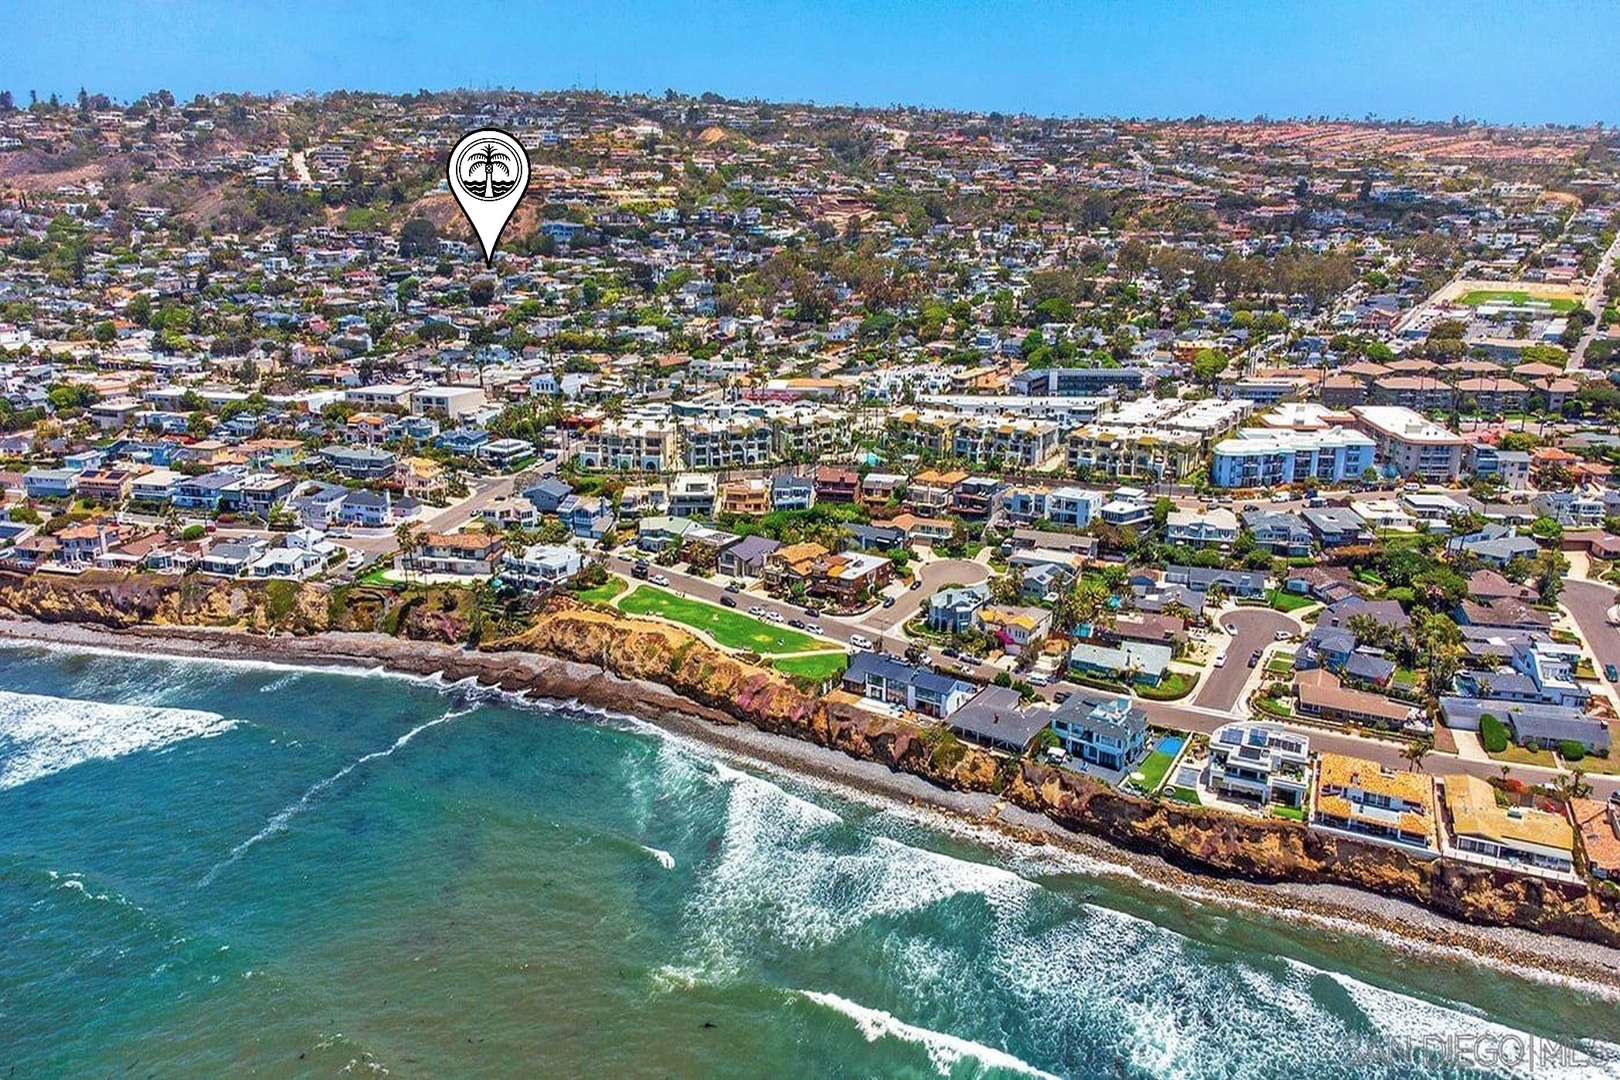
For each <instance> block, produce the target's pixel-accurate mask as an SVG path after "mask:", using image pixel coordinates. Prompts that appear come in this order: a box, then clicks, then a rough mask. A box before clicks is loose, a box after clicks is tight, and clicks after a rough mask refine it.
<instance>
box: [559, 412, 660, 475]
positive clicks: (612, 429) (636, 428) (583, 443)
mask: <svg viewBox="0 0 1620 1080" xmlns="http://www.w3.org/2000/svg"><path fill="white" fill-rule="evenodd" d="M676 445H677V444H676V438H675V428H674V426H673V425H672V424H670V423H669V422H668V421H665V420H654V419H646V418H636V419H625V420H604V421H602V422H601V423H600V424H598V425H597V426H596V427H594V428H592V429H591V430H590V431H588V432H586V433H585V434H584V435H582V436H580V439H579V449H578V451H576V454H575V456H576V459H577V460H578V461H579V465H580V468H582V469H638V470H641V471H644V472H667V471H669V470H671V469H673V468H675V464H676Z"/></svg>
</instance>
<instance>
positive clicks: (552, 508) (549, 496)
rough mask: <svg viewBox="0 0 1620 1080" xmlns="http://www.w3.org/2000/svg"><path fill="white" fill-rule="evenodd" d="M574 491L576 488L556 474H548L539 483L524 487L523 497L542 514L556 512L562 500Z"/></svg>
mask: <svg viewBox="0 0 1620 1080" xmlns="http://www.w3.org/2000/svg"><path fill="white" fill-rule="evenodd" d="M573 493H574V489H573V488H571V487H569V486H568V485H567V484H566V483H564V482H563V481H561V480H559V479H557V478H556V477H555V476H547V477H545V478H544V479H542V480H541V481H540V482H539V483H536V484H534V485H532V486H530V487H528V488H526V489H524V492H523V497H524V498H525V499H528V500H529V502H531V503H533V504H534V508H535V509H536V510H538V511H540V512H541V513H542V514H555V513H556V512H557V507H559V506H561V505H562V501H563V500H564V499H566V498H568V496H570V495H572V494H573Z"/></svg>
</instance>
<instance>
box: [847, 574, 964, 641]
mask: <svg viewBox="0 0 1620 1080" xmlns="http://www.w3.org/2000/svg"><path fill="white" fill-rule="evenodd" d="M920 576H921V577H922V588H920V589H908V590H907V591H906V592H904V593H902V594H901V595H900V596H899V597H898V598H897V599H896V600H895V602H894V606H893V607H878V608H873V609H872V610H871V611H869V612H867V613H866V614H865V615H863V616H861V617H860V618H859V619H856V620H854V621H855V622H858V623H860V624H861V625H862V626H866V627H870V628H871V629H873V630H876V631H877V632H879V633H884V632H886V631H889V630H892V629H894V628H895V627H897V626H904V625H905V624H906V622H908V621H909V620H910V619H911V617H912V615H914V614H915V613H916V611H917V609H918V608H920V607H921V606H922V605H923V604H924V603H925V602H926V601H927V600H928V598H929V597H930V596H933V595H934V594H935V593H936V592H938V591H939V590H940V589H942V588H944V587H945V586H946V585H977V584H978V583H979V582H981V581H984V580H985V579H986V578H988V577H989V576H990V571H989V570H987V569H985V567H984V566H982V565H981V564H979V563H976V562H974V561H973V560H972V559H940V560H938V561H937V562H931V563H928V564H927V565H925V566H923V567H922V568H921V574H920Z"/></svg>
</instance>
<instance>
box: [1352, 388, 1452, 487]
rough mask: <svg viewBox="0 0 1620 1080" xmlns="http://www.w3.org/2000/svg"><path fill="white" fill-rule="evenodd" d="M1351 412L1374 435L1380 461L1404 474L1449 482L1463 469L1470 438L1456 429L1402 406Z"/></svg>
mask: <svg viewBox="0 0 1620 1080" xmlns="http://www.w3.org/2000/svg"><path fill="white" fill-rule="evenodd" d="M1351 412H1352V413H1353V414H1354V415H1355V417H1356V426H1357V427H1358V428H1360V429H1361V430H1362V431H1363V432H1365V433H1366V434H1367V435H1369V436H1371V437H1372V439H1373V442H1374V444H1375V445H1374V451H1375V453H1376V454H1377V456H1378V460H1379V461H1382V462H1383V463H1384V464H1385V466H1386V467H1388V468H1391V469H1394V470H1395V471H1396V472H1397V473H1399V474H1400V475H1401V476H1411V477H1417V478H1418V479H1421V480H1429V481H1433V482H1435V483H1448V482H1450V481H1452V480H1455V479H1457V476H1458V474H1460V473H1461V472H1462V469H1463V448H1464V447H1465V446H1466V445H1467V440H1465V439H1464V438H1463V437H1462V436H1461V435H1458V434H1457V433H1456V432H1453V431H1449V430H1447V429H1446V428H1443V427H1441V426H1440V425H1439V424H1436V423H1434V422H1432V421H1430V420H1427V419H1425V418H1424V417H1423V416H1422V415H1421V414H1419V413H1415V412H1413V411H1412V410H1411V409H1407V408H1403V407H1401V406H1399V405H1357V406H1356V407H1355V408H1354V409H1352V410H1351Z"/></svg>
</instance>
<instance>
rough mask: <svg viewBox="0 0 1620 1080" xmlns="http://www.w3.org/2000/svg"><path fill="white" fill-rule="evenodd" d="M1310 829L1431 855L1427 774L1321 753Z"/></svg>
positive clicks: (1430, 792)
mask: <svg viewBox="0 0 1620 1080" xmlns="http://www.w3.org/2000/svg"><path fill="white" fill-rule="evenodd" d="M1310 808H1311V809H1310V823H1311V825H1312V827H1313V828H1318V829H1323V830H1327V831H1331V832H1341V833H1349V834H1352V835H1354V836H1359V837H1364V838H1366V839H1369V840H1372V841H1375V842H1378V843H1393V844H1396V845H1399V846H1400V847H1402V848H1405V849H1415V850H1418V851H1423V852H1434V851H1436V847H1435V830H1434V786H1433V781H1432V780H1431V779H1430V777H1429V774H1428V773H1421V772H1412V771H1409V770H1405V769H1399V770H1397V769H1389V768H1385V767H1384V766H1382V765H1380V764H1378V763H1377V762H1376V761H1367V760H1365V759H1363V758H1355V757H1349V756H1347V755H1345V754H1329V753H1322V754H1319V755H1318V756H1317V759H1316V768H1315V769H1314V770H1312V773H1311V790H1310Z"/></svg>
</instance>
